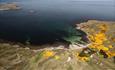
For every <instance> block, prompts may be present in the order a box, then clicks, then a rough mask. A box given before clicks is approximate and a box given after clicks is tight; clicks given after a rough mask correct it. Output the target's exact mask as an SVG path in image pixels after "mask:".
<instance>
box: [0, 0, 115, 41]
mask: <svg viewBox="0 0 115 70" xmlns="http://www.w3.org/2000/svg"><path fill="white" fill-rule="evenodd" d="M12 2H15V3H16V4H17V5H18V6H20V7H21V9H20V10H15V11H13V10H12V11H11V10H9V11H0V39H4V40H9V41H17V42H26V41H32V42H33V43H43V42H44V43H47V42H49V41H56V40H58V39H60V38H61V34H63V32H61V31H63V30H66V29H68V28H69V27H71V26H73V25H74V24H75V23H76V24H77V23H80V22H85V21H87V20H91V19H94V20H106V21H115V0H105V1H104V0H102V1H101V0H100V1H99V0H98V1H96V0H92V1H91V0H89V1H88V0H87V1H86V0H0V3H12Z"/></svg>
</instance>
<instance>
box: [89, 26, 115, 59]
mask: <svg viewBox="0 0 115 70" xmlns="http://www.w3.org/2000/svg"><path fill="white" fill-rule="evenodd" d="M107 29H108V27H107V25H105V24H103V25H100V26H99V31H98V32H97V33H96V31H95V32H92V33H93V34H90V35H89V36H88V37H89V40H90V41H91V44H90V45H89V48H91V49H94V50H97V51H100V50H103V51H104V52H105V53H106V55H108V57H111V56H115V53H113V52H110V49H111V48H112V47H113V46H112V45H110V44H109V46H105V44H104V43H105V42H106V41H108V39H107V36H106V34H105V33H106V31H107ZM108 42H109V41H108Z"/></svg>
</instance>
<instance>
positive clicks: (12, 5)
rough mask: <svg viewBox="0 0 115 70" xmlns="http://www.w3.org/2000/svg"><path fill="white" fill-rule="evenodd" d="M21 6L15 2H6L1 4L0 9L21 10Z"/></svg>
mask: <svg viewBox="0 0 115 70" xmlns="http://www.w3.org/2000/svg"><path fill="white" fill-rule="evenodd" d="M19 9H21V7H19V6H17V4H15V3H4V4H0V11H7V10H19Z"/></svg>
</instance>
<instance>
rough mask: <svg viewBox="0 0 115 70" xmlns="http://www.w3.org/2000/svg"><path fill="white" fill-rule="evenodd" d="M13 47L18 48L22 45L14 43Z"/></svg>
mask: <svg viewBox="0 0 115 70" xmlns="http://www.w3.org/2000/svg"><path fill="white" fill-rule="evenodd" d="M12 47H16V48H18V47H20V46H19V45H13V46H12Z"/></svg>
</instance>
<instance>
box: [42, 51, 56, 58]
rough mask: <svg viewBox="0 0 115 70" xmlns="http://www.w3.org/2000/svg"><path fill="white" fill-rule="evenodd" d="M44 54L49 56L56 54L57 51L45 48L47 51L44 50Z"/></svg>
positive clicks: (46, 56)
mask: <svg viewBox="0 0 115 70" xmlns="http://www.w3.org/2000/svg"><path fill="white" fill-rule="evenodd" d="M42 54H43V57H45V58H49V57H52V56H54V55H55V52H54V51H52V50H45V51H43V53H42Z"/></svg>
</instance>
